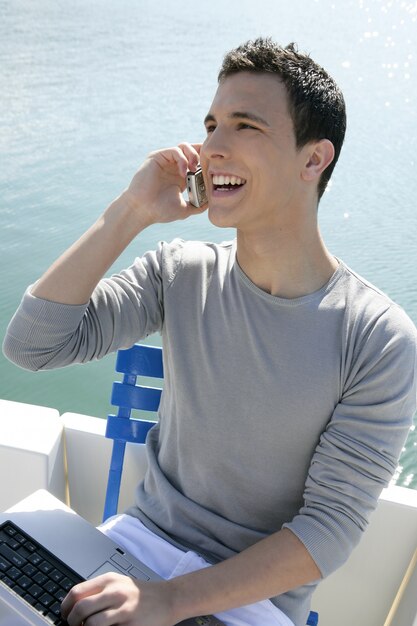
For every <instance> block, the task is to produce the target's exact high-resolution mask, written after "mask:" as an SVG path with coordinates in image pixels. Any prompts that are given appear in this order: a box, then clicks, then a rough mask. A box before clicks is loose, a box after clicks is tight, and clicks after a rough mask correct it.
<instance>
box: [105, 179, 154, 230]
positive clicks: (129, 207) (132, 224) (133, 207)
mask: <svg viewBox="0 0 417 626" xmlns="http://www.w3.org/2000/svg"><path fill="white" fill-rule="evenodd" d="M102 217H103V220H104V222H107V223H109V224H111V225H112V226H113V227H114V226H116V227H117V232H118V236H122V235H123V233H124V235H125V238H126V240H129V241H130V240H132V239H133V238H134V237H136V235H138V234H139V233H140V232H141V231H142V230H144V229H145V228H148V226H152V224H153V223H154V221H153V220H152V217H151V215H150V214H149V213H148V212H147V211H146V210H143V209H142V208H141V207H140V206H138V204H137V202H135V199H134V198H133V197H132V196H131V194H130V193H129V191H127V190H126V191H123V192H122V193H121V195H120V196H119V197H118V198H116V199H115V200H113V202H112V203H111V204H110V205H109V206H108V208H107V209H106V210H105V212H104V214H103V216H102Z"/></svg>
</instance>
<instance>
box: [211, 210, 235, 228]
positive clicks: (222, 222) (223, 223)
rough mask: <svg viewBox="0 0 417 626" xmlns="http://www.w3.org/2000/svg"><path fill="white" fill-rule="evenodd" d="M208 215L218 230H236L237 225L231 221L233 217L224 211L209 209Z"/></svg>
mask: <svg viewBox="0 0 417 626" xmlns="http://www.w3.org/2000/svg"><path fill="white" fill-rule="evenodd" d="M207 215H208V218H209V221H210V222H211V223H212V224H213V226H217V227H218V228H236V224H235V223H234V221H233V220H232V219H231V216H230V215H228V214H227V213H226V212H224V211H216V210H215V209H213V210H211V209H210V207H209V209H208V213H207Z"/></svg>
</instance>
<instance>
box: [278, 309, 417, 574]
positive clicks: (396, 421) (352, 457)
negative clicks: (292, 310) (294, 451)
mask: <svg viewBox="0 0 417 626" xmlns="http://www.w3.org/2000/svg"><path fill="white" fill-rule="evenodd" d="M395 309H396V311H395V314H394V315H393V314H392V308H390V309H388V311H387V312H386V313H384V314H383V315H382V316H381V317H380V318H379V320H378V321H377V323H376V324H375V326H374V327H373V328H372V329H371V330H370V332H367V334H366V339H364V341H363V345H362V346H361V347H360V350H359V351H358V354H357V356H355V358H354V359H353V361H352V365H351V367H350V371H349V374H348V376H347V378H346V381H345V388H344V390H343V395H342V398H341V401H340V403H339V404H338V405H337V406H336V408H335V410H334V413H333V415H332V418H331V420H330V421H329V423H328V426H327V428H326V430H325V431H324V432H323V434H322V436H321V438H320V441H319V444H318V446H317V448H316V450H315V453H314V455H313V458H312V462H311V464H310V468H309V472H308V476H307V480H306V485H305V492H304V506H303V507H302V508H301V509H300V511H299V514H298V515H297V516H295V518H294V519H293V520H292V521H291V522H289V523H288V524H285V526H286V527H287V528H289V529H290V530H291V531H292V532H294V533H295V535H296V536H297V537H298V538H299V539H300V540H301V541H302V542H303V543H304V545H305V546H306V548H307V550H308V551H309V552H310V554H311V556H312V558H313V559H314V561H315V562H316V564H317V566H318V568H319V569H320V571H321V573H322V576H323V577H326V576H328V575H329V574H330V573H331V572H333V571H334V570H335V569H337V568H338V567H339V566H340V565H342V564H343V563H344V562H345V561H346V559H347V558H348V556H349V554H350V553H351V551H352V550H353V548H354V547H355V546H356V545H357V543H358V542H359V539H360V537H361V535H362V533H363V531H364V530H365V528H366V526H367V524H368V520H369V516H370V514H371V513H372V511H373V510H374V509H375V508H376V505H377V500H378V497H379V495H380V493H381V491H382V489H383V488H384V487H386V486H387V484H388V483H389V481H390V480H391V478H392V476H393V474H394V472H395V470H396V467H397V463H398V458H399V455H400V453H401V450H402V447H403V445H404V442H405V439H406V437H407V435H408V432H409V429H410V426H411V425H412V419H413V415H414V412H415V410H416V352H417V348H416V345H417V340H416V330H415V327H414V325H413V324H412V322H411V321H410V320H409V318H408V317H407V316H406V315H405V314H404V313H403V311H402V310H401V309H399V307H395Z"/></svg>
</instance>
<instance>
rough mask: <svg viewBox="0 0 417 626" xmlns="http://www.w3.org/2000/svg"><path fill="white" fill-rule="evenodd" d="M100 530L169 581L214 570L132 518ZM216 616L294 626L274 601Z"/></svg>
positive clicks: (254, 625)
mask: <svg viewBox="0 0 417 626" xmlns="http://www.w3.org/2000/svg"><path fill="white" fill-rule="evenodd" d="M99 530H101V531H102V532H103V533H104V534H105V535H107V536H108V537H110V538H111V539H112V540H113V541H115V542H116V543H117V544H119V545H120V546H122V547H123V548H125V549H126V550H127V551H128V552H130V554H132V555H133V556H135V557H136V558H137V559H139V560H140V561H143V563H145V565H147V566H148V567H150V568H151V569H153V570H154V571H155V572H156V573H157V574H159V575H160V576H162V578H165V579H169V578H175V577H176V576H181V575H182V574H188V573H189V572H194V571H195V570H198V569H202V568H203V567H209V566H210V563H207V561H205V560H204V559H203V558H202V557H201V556H199V555H198V554H196V553H195V552H191V551H189V552H183V551H182V550H180V549H178V548H176V547H175V546H173V545H171V544H170V543H168V542H167V541H165V540H164V539H162V538H161V537H158V536H157V535H155V533H153V532H152V531H150V530H148V529H147V528H146V526H144V525H143V524H142V522H141V521H140V520H138V519H136V518H134V517H132V516H131V515H117V516H115V517H112V518H110V519H108V520H107V521H106V522H104V524H102V525H101V526H99ZM216 616H217V617H218V618H219V619H220V620H222V621H223V622H224V623H225V624H226V625H227V626H294V624H293V622H292V621H291V620H290V619H289V618H288V617H287V616H286V615H284V613H283V612H282V611H280V609H279V608H278V607H276V606H275V605H274V604H272V602H270V600H263V601H262V602H256V603H255V604H249V605H246V606H242V607H240V608H237V609H231V610H230V611H225V612H224V613H216Z"/></svg>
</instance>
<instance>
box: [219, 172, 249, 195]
mask: <svg viewBox="0 0 417 626" xmlns="http://www.w3.org/2000/svg"><path fill="white" fill-rule="evenodd" d="M245 183H246V180H245V179H244V178H240V177H239V176H227V175H226V176H224V175H223V174H219V175H217V174H216V175H214V176H213V188H214V191H225V192H227V191H234V190H237V189H239V188H240V187H243V185H244V184H245Z"/></svg>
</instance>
